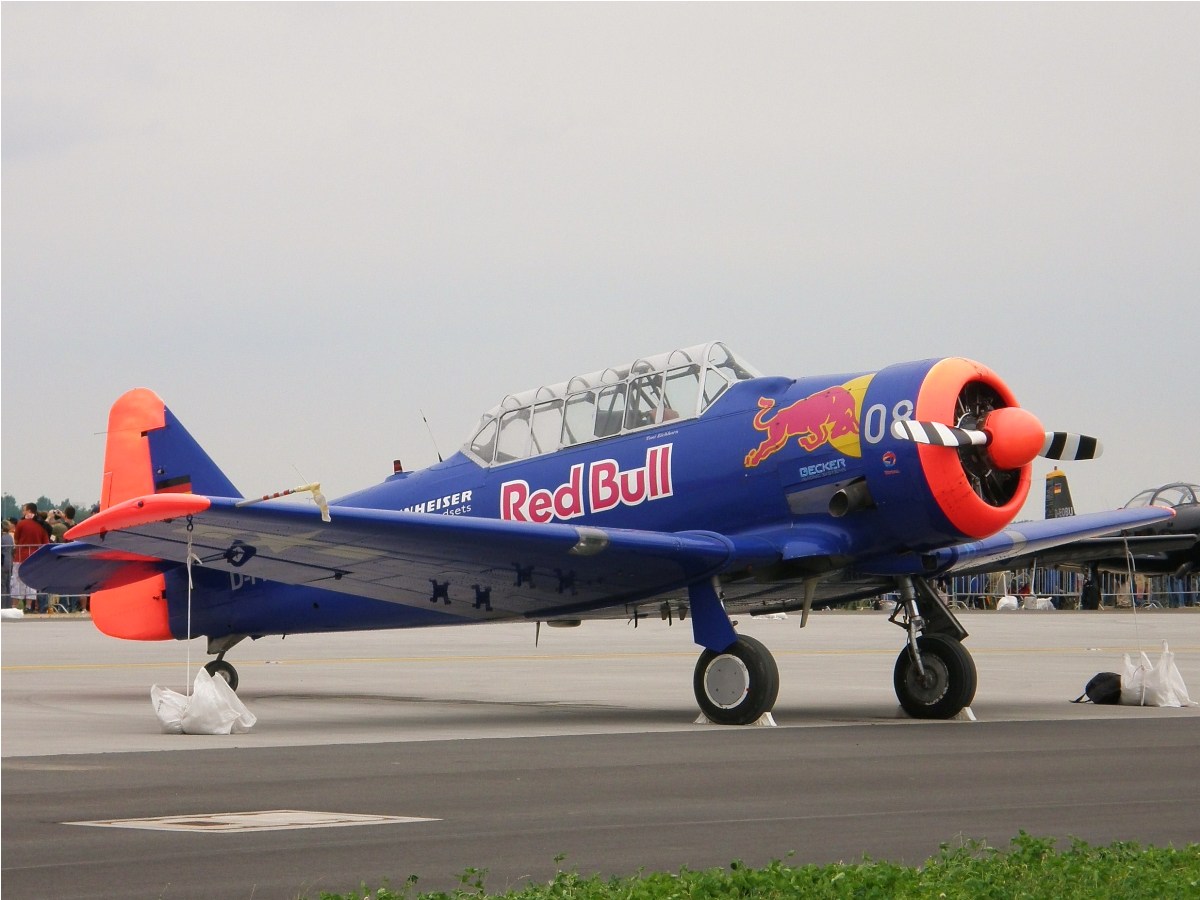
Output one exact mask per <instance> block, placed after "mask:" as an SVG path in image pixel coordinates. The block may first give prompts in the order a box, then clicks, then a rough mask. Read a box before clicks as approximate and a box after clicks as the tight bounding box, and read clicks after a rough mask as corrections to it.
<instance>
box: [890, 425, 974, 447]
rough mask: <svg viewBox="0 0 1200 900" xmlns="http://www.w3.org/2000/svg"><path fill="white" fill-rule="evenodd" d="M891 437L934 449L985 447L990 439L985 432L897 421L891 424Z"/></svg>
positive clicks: (950, 426)
mask: <svg viewBox="0 0 1200 900" xmlns="http://www.w3.org/2000/svg"><path fill="white" fill-rule="evenodd" d="M892 436H893V437H895V438H897V439H898V440H901V441H914V442H916V443H918V444H932V445H933V446H935V447H986V446H987V444H988V442H989V440H990V438H989V437H988V435H987V432H985V431H974V430H971V429H967V428H955V427H954V426H953V425H943V424H942V423H941V422H914V421H912V420H910V419H898V420H896V421H895V422H893V423H892Z"/></svg>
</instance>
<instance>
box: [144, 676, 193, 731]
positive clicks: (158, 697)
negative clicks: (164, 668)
mask: <svg viewBox="0 0 1200 900" xmlns="http://www.w3.org/2000/svg"><path fill="white" fill-rule="evenodd" d="M150 702H151V703H153V704H154V714H155V715H156V716H158V721H159V723H160V724H161V725H162V731H163V734H183V711H184V710H185V709H187V703H188V698H187V697H185V696H183V694H177V693H175V691H172V690H168V689H167V688H164V687H159V686H158V685H157V684H156V685H154V687H152V688H150Z"/></svg>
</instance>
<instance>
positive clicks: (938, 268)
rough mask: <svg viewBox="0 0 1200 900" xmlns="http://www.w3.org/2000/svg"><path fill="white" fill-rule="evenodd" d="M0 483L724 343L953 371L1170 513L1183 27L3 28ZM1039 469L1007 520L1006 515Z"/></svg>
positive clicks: (351, 470) (993, 21)
mask: <svg viewBox="0 0 1200 900" xmlns="http://www.w3.org/2000/svg"><path fill="white" fill-rule="evenodd" d="M2 16H3V22H2V40H3V54H2V63H3V106H2V115H3V194H2V202H3V268H2V278H3V284H2V289H3V294H2V332H3V334H2V342H3V356H2V372H3V390H2V392H0V393H2V398H0V399H2V435H3V436H2V445H3V446H2V452H3V457H2V464H3V472H2V485H0V486H2V488H3V490H4V491H5V492H8V493H12V494H14V495H16V496H17V499H18V500H19V501H24V500H25V499H27V498H32V497H36V496H37V495H39V494H47V495H50V496H51V497H53V498H55V499H61V498H62V497H65V496H69V497H70V498H72V499H74V500H78V501H81V502H90V501H93V500H96V499H98V498H99V485H100V474H101V467H102V462H103V447H104V436H103V434H101V432H103V431H104V429H105V428H106V424H107V416H108V407H109V406H110V405H111V403H112V401H113V400H114V399H115V398H116V397H117V396H118V395H120V394H121V393H122V392H124V391H125V390H127V389H129V388H132V387H135V386H146V387H150V388H153V389H154V390H156V391H157V392H158V393H159V394H160V395H161V396H162V397H163V398H164V400H165V401H166V403H167V404H168V406H170V408H171V409H172V411H173V412H174V413H175V414H176V415H177V416H178V417H179V418H180V419H181V420H182V421H183V422H184V423H185V424H186V425H187V427H188V428H189V430H190V431H191V432H192V433H193V434H194V435H195V436H196V437H197V438H198V439H199V440H200V441H201V442H202V443H203V444H204V445H205V447H206V448H207V449H208V450H209V452H210V453H211V454H212V456H213V457H214V458H215V459H216V460H217V462H218V463H219V464H221V465H222V466H223V467H224V468H225V470H226V472H227V474H228V475H229V476H230V478H231V480H232V481H233V482H234V483H235V484H236V485H237V486H238V487H239V488H240V489H241V490H242V491H243V492H245V493H247V494H262V493H267V492H272V491H276V490H280V489H282V488H286V487H290V486H292V485H294V484H296V483H298V482H299V481H300V480H301V479H303V480H320V481H322V482H323V483H324V486H325V489H326V492H327V493H328V494H329V495H330V496H331V497H332V496H336V495H340V494H344V493H348V492H349V491H351V490H356V489H358V488H361V487H365V486H367V485H369V484H372V483H374V482H376V481H378V480H380V479H382V478H383V477H384V476H386V475H387V474H388V473H390V471H391V468H392V460H393V459H394V458H397V457H399V458H401V459H403V460H404V462H405V464H406V466H407V467H408V468H417V467H420V466H424V465H427V464H429V463H431V462H433V461H434V460H435V458H436V457H435V451H434V446H433V443H432V442H431V440H430V437H429V434H428V433H427V431H426V428H425V425H424V424H423V423H422V421H421V415H420V411H421V410H423V411H424V413H425V415H426V416H427V417H428V419H429V423H430V426H431V427H432V430H433V432H434V434H435V435H436V440H437V444H438V446H440V448H441V451H442V453H443V454H445V455H449V453H450V452H452V451H453V450H455V449H457V447H458V446H459V445H460V444H461V443H462V442H463V441H464V440H466V438H467V437H468V436H469V432H470V431H471V429H472V427H473V426H474V424H475V422H476V420H477V418H478V416H479V414H480V413H481V412H483V411H484V410H485V409H487V408H488V407H490V406H492V405H493V404H495V403H497V402H498V401H499V400H500V399H501V397H502V396H503V395H504V394H505V393H508V392H510V391H519V390H523V389H526V388H532V387H536V386H538V385H539V384H543V383H549V382H557V381H563V380H566V378H568V377H569V376H571V375H572V374H576V373H579V372H587V371H592V370H595V369H600V368H603V367H604V366H606V365H609V364H618V363H628V362H630V361H632V360H633V359H635V358H637V357H639V356H645V355H650V354H654V353H658V352H661V351H665V350H669V349H672V348H673V347H676V346H687V345H691V344H696V343H700V342H702V341H705V340H710V339H722V340H725V341H726V342H727V343H728V344H730V346H732V347H733V348H734V349H735V350H737V351H738V352H740V353H741V354H742V355H743V356H744V357H746V358H747V359H749V360H750V361H751V362H753V363H754V364H755V365H757V366H758V367H759V368H760V369H763V370H764V371H767V372H769V373H771V374H781V375H792V376H797V375H804V374H818V373H825V372H830V373H837V372H860V371H873V370H876V369H878V368H880V367H883V366H885V365H887V364H889V363H893V362H899V361H903V360H907V359H918V358H924V357H930V356H943V355H963V356H968V357H972V358H975V359H978V360H980V361H982V362H984V363H986V364H987V365H989V366H991V367H992V368H994V369H995V370H997V371H998V372H999V373H1000V374H1001V376H1002V377H1004V378H1005V380H1006V381H1007V382H1008V383H1009V385H1010V387H1012V389H1013V390H1014V391H1015V393H1016V395H1017V397H1018V399H1019V400H1020V401H1021V403H1022V404H1023V405H1025V406H1026V407H1029V408H1031V409H1032V410H1033V411H1034V412H1036V413H1037V414H1038V415H1039V416H1040V417H1041V418H1042V420H1043V422H1044V423H1045V424H1046V426H1047V427H1048V428H1057V429H1064V430H1074V431H1082V432H1085V433H1090V434H1094V435H1097V436H1099V437H1100V438H1101V439H1102V440H1103V441H1104V442H1105V446H1106V452H1105V456H1104V457H1103V458H1102V459H1101V460H1099V461H1097V462H1094V463H1075V464H1072V465H1070V466H1069V468H1068V474H1069V476H1070V479H1071V485H1072V490H1073V493H1074V499H1075V503H1076V506H1077V507H1078V508H1079V509H1080V510H1081V511H1085V510H1093V509H1101V508H1106V507H1113V506H1118V505H1120V504H1122V503H1123V502H1124V501H1125V500H1126V499H1128V498H1129V497H1130V496H1132V495H1133V494H1134V493H1135V492H1136V491H1137V490H1139V489H1141V488H1143V487H1145V486H1148V485H1152V484H1158V483H1162V482H1166V481H1173V480H1181V479H1182V480H1188V481H1200V463H1198V461H1197V450H1196V448H1197V446H1198V445H1200V413H1198V410H1197V405H1196V393H1197V384H1198V383H1200V379H1198V377H1197V367H1198V366H1197V351H1198V345H1200V315H1198V313H1197V301H1198V300H1200V53H1198V52H1197V47H1198V46H1200V5H1197V4H1166V5H1150V4H1131V5H1125V4H1121V5H1116V4H1101V5H1090V4H1088V5H1085V4H1076V3H1071V4H1065V5H1057V4H1055V5H1050V4H1002V5H991V4H987V5H984V4H950V5H945V4H936V5H918V6H909V5H902V4H892V3H889V4H885V5H878V6H877V5H870V4H857V3H855V4H835V5H831V6H826V5H810V4H800V5H790V4H788V5H785V4H768V5H749V4H734V5H724V4H720V5H718V4H701V5H692V4H682V3H672V4H666V5H650V4H626V3H620V4H603V5H583V4H566V5H555V4H534V5H520V6H511V5H505V4H500V3H488V4H483V5H473V4H457V3H456V4H433V5H413V4H397V5H391V4H367V5H348V4H335V5H318V4H308V3H305V4H300V5H289V4H276V3H272V4H267V5H252V4H207V3H200V4H151V5H143V4H125V3H122V4H112V5H110V4H102V3H87V4H82V5H73V4H65V3H51V4H31V3H21V4H13V3H5V4H4V5H3V8H2ZM1050 468H1051V466H1050V464H1049V463H1043V462H1041V461H1039V462H1038V463H1035V470H1034V474H1035V484H1034V489H1033V491H1032V493H1031V500H1030V503H1029V504H1027V506H1026V514H1027V515H1029V516H1037V517H1040V515H1041V476H1042V475H1044V474H1045V472H1047V471H1049V469H1050Z"/></svg>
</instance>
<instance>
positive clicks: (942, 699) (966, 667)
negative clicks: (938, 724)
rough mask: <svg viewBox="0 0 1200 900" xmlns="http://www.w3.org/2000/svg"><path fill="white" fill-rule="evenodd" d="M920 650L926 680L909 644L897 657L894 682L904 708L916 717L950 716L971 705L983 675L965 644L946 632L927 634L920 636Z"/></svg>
mask: <svg viewBox="0 0 1200 900" xmlns="http://www.w3.org/2000/svg"><path fill="white" fill-rule="evenodd" d="M917 652H918V653H920V654H921V665H922V666H924V667H925V679H924V681H922V679H921V678H920V676H919V675H918V673H917V667H916V666H915V665H914V664H913V658H912V654H911V653H910V652H909V650H908V648H907V647H905V648H904V649H903V650H901V651H900V655H899V656H898V657H897V658H896V671H895V674H894V676H893V679H892V681H893V684H894V685H895V687H896V697H897V699H899V701H900V705H901V706H902V707H904V711H905V712H906V713H908V714H909V715H910V716H912V717H913V718H914V719H950V718H953V717H954V716H956V715H958V714H959V713H960V712H961V711H962V710H963V708H964V707H967V706H970V705H971V701H972V700H974V699H975V687H976V685H977V684H978V683H979V676H978V675H977V674H976V672H975V660H973V659H972V658H971V654H970V653H968V652H967V649H966V648H965V647H964V646H963V645H962V643H961V642H960V641H956V640H955V639H954V638H952V637H949V636H948V635H945V634H923V635H921V636H920V637H919V638H917Z"/></svg>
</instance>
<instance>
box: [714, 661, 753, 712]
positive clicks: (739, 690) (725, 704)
mask: <svg viewBox="0 0 1200 900" xmlns="http://www.w3.org/2000/svg"><path fill="white" fill-rule="evenodd" d="M749 690H750V670H749V669H747V668H746V664H745V663H744V662H742V661H741V660H740V659H738V658H737V657H736V656H732V655H729V654H725V655H722V656H718V657H717V658H716V659H714V660H713V661H712V662H711V663H709V664H708V668H707V669H705V670H704V693H705V694H707V695H708V699H709V700H710V701H712V703H713V704H714V705H715V706H719V707H720V708H721V709H733V708H734V707H735V706H737V705H738V704H739V703H741V702H742V700H744V699H745V697H746V694H747V692H748V691H749Z"/></svg>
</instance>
